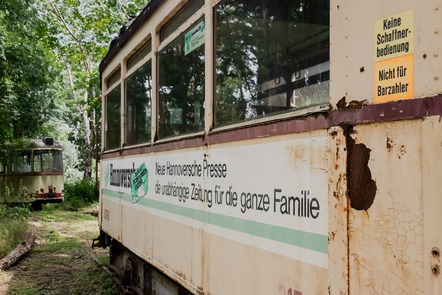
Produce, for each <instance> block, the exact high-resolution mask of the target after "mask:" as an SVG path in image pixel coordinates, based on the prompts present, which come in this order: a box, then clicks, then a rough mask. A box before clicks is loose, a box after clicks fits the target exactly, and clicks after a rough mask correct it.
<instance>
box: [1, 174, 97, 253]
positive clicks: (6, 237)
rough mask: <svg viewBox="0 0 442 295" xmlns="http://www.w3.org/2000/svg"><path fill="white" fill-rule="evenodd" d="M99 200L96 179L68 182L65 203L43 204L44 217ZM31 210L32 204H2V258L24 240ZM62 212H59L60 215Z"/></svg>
mask: <svg viewBox="0 0 442 295" xmlns="http://www.w3.org/2000/svg"><path fill="white" fill-rule="evenodd" d="M97 202H98V191H97V189H96V186H95V182H94V181H91V180H81V181H78V182H75V183H66V185H65V201H64V203H61V204H51V203H50V204H45V205H43V212H44V213H45V214H43V215H42V219H43V220H44V221H47V220H49V221H51V218H52V217H51V216H52V215H51V214H50V213H51V212H54V211H61V212H62V211H78V210H80V209H83V208H85V207H88V206H94V204H96V203H97ZM30 212H31V210H30V204H27V205H19V206H14V207H11V206H8V205H5V204H0V258H2V257H4V256H6V255H7V254H8V253H9V252H10V251H11V250H13V249H14V248H15V247H16V246H17V245H18V244H20V243H21V242H22V241H23V240H24V234H25V233H26V231H27V229H28V226H27V218H28V216H29V214H30ZM60 214H61V213H58V215H60ZM54 235H55V234H54Z"/></svg>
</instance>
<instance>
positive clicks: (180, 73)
mask: <svg viewBox="0 0 442 295" xmlns="http://www.w3.org/2000/svg"><path fill="white" fill-rule="evenodd" d="M204 34H205V26H204V20H203V19H200V20H198V21H196V23H194V24H192V25H191V26H190V28H189V29H188V30H186V31H185V32H184V33H182V34H181V35H179V36H178V37H177V38H176V39H175V40H173V41H172V42H170V43H169V44H168V45H167V46H166V47H165V48H164V49H163V50H161V52H159V54H158V64H159V70H158V72H159V76H158V80H159V83H158V84H159V89H158V94H159V95H158V96H159V99H158V132H159V134H158V135H159V138H165V137H171V136H177V135H181V134H187V133H191V132H198V131H202V130H204V74H205V72H204Z"/></svg>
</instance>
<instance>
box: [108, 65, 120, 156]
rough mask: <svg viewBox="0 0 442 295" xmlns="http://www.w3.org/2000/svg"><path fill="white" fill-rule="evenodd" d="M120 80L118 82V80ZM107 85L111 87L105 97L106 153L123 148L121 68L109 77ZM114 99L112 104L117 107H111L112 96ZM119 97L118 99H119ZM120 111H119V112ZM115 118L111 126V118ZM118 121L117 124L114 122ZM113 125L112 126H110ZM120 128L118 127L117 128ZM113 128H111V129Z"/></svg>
mask: <svg viewBox="0 0 442 295" xmlns="http://www.w3.org/2000/svg"><path fill="white" fill-rule="evenodd" d="M117 78H118V80H117ZM106 85H108V86H109V85H110V87H108V89H107V91H106V95H105V104H104V106H105V121H104V140H105V142H104V149H105V150H106V151H110V150H116V149H120V148H121V132H122V130H121V112H122V106H121V68H120V67H119V68H118V69H117V70H116V71H114V73H112V74H111V75H109V77H108V78H107V80H106ZM111 95H112V96H115V97H112V100H111V101H112V102H115V107H112V108H111V106H112V105H109V101H110V98H111V97H110V96H111ZM117 96H118V99H117ZM111 110H113V111H114V113H113V114H112V116H111V113H110V111H111ZM117 110H118V111H117ZM111 117H112V118H115V120H112V124H109V119H110V118H111ZM114 121H116V123H115V122H114ZM109 125H111V126H109ZM117 126H118V127H117ZM110 127H111V128H110Z"/></svg>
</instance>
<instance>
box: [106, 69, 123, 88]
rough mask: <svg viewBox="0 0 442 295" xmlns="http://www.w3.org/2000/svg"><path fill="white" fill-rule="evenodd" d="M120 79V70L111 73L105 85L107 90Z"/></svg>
mask: <svg viewBox="0 0 442 295" xmlns="http://www.w3.org/2000/svg"><path fill="white" fill-rule="evenodd" d="M120 78H121V71H120V69H118V71H116V72H115V73H113V74H112V76H110V77H109V78H108V79H107V83H106V86H107V88H111V87H112V86H113V85H115V84H116V83H118V82H119V81H120Z"/></svg>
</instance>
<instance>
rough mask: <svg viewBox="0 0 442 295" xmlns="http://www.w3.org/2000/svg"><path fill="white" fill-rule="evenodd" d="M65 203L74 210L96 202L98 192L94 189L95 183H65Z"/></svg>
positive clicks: (87, 181) (89, 181) (83, 181)
mask: <svg viewBox="0 0 442 295" xmlns="http://www.w3.org/2000/svg"><path fill="white" fill-rule="evenodd" d="M64 193H65V203H67V204H68V205H71V206H73V207H76V208H80V207H84V206H87V205H89V204H91V203H94V202H98V197H99V195H98V190H96V189H95V182H94V181H92V180H82V181H77V182H75V183H65V187H64Z"/></svg>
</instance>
